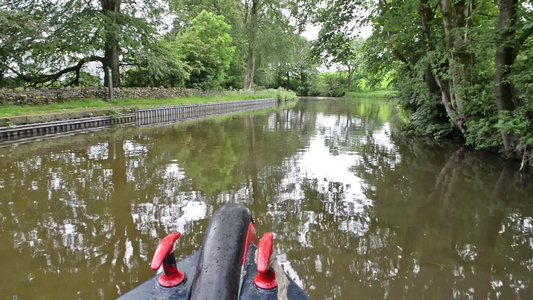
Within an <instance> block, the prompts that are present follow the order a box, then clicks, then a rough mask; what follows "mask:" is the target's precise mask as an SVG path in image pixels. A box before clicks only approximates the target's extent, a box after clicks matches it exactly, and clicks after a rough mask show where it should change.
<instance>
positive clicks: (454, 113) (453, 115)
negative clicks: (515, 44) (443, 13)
mask: <svg viewBox="0 0 533 300" xmlns="http://www.w3.org/2000/svg"><path fill="white" fill-rule="evenodd" d="M442 2H445V7H446V9H447V10H449V9H451V8H450V7H449V5H451V4H450V3H449V2H448V1H446V0H442ZM418 14H419V16H420V25H421V27H422V34H423V36H424V38H425V40H426V47H427V48H428V50H434V49H435V45H434V43H433V41H432V39H431V27H430V23H431V21H433V19H434V18H435V14H434V12H433V10H432V9H431V7H430V5H429V4H428V0H420V1H419V8H418ZM450 14H451V13H450V12H448V15H450ZM451 22H452V20H450V19H447V20H446V21H445V27H446V26H449V28H448V31H451V29H450V28H451ZM448 44H449V43H448V42H447V45H448ZM450 47H452V46H451V44H450ZM424 81H425V83H426V86H427V88H428V92H429V94H430V95H431V96H432V97H433V96H434V97H435V98H436V99H439V100H440V101H438V104H437V109H439V110H441V109H442V107H444V110H445V111H446V114H447V115H448V118H449V119H450V120H451V121H452V122H453V123H454V124H455V126H457V128H459V130H460V131H461V132H462V133H463V134H466V132H467V131H466V127H465V125H464V124H465V119H464V117H463V116H462V114H461V113H460V112H459V111H458V106H457V104H456V101H454V96H453V85H452V83H451V82H450V80H448V79H443V78H442V77H440V76H437V75H436V74H435V73H434V72H433V71H432V70H431V68H430V67H429V66H428V67H427V68H426V70H425V71H424Z"/></svg>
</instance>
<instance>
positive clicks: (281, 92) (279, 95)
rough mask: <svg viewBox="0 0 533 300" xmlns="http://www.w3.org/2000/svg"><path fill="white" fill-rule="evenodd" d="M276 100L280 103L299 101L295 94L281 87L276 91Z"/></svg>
mask: <svg viewBox="0 0 533 300" xmlns="http://www.w3.org/2000/svg"><path fill="white" fill-rule="evenodd" d="M276 99H277V100H278V103H283V102H288V101H296V100H298V96H296V93H295V92H293V91H289V90H286V89H284V88H281V87H280V88H278V89H277V91H276Z"/></svg>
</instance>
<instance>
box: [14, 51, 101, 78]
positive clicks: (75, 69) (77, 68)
mask: <svg viewBox="0 0 533 300" xmlns="http://www.w3.org/2000/svg"><path fill="white" fill-rule="evenodd" d="M91 61H99V62H102V63H103V61H104V58H103V57H100V56H89V57H86V58H82V59H81V60H80V61H79V62H78V63H77V64H76V65H75V66H72V67H68V68H66V69H63V70H61V71H59V72H57V73H54V74H50V75H43V76H38V77H31V76H26V75H24V74H22V73H19V72H16V71H15V70H13V69H11V71H13V72H14V73H15V74H17V75H18V76H19V77H20V78H22V79H23V80H25V81H28V82H31V83H33V84H39V83H45V82H48V81H52V82H54V81H56V80H58V79H59V78H60V77H61V76H63V75H65V74H67V73H70V72H76V73H77V79H78V74H79V72H80V70H81V68H82V67H83V65H84V64H86V63H88V62H91ZM77 79H76V81H77Z"/></svg>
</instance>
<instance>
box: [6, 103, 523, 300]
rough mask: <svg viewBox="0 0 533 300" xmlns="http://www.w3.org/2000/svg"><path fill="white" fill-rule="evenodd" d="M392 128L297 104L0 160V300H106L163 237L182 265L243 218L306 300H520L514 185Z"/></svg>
mask: <svg viewBox="0 0 533 300" xmlns="http://www.w3.org/2000/svg"><path fill="white" fill-rule="evenodd" d="M396 122H397V115H396V113H395V111H394V107H393V106H392V105H391V104H389V103H387V102H385V101H378V100H374V101H363V100H321V101H317V100H305V101H301V102H300V103H299V104H298V105H297V106H296V107H294V108H292V109H285V110H281V109H280V110H274V111H267V112H263V113H259V114H250V113H247V114H243V115H239V116H231V117H221V118H216V119H208V120H199V121H193V122H187V123H183V124H175V125H165V126H154V127H148V128H116V129H113V130H111V131H103V132H98V133H92V134H89V135H82V136H74V137H69V138H66V139H57V140H44V141H42V142H38V143H33V144H26V145H20V146H18V147H15V148H11V149H5V148H4V149H0V228H1V229H0V238H1V239H2V240H3V241H4V242H3V243H2V244H1V245H0V261H1V263H2V265H3V266H4V268H3V270H2V271H0V272H2V274H1V276H2V278H3V280H2V282H1V283H0V294H1V295H5V296H6V297H8V298H21V299H31V298H49V299H59V298H65V299H73V298H84V299H85V298H89V299H93V298H94V299H98V298H101V299H108V298H114V297H116V296H117V295H120V294H121V293H124V292H125V291H127V290H129V289H131V288H133V287H134V286H136V285H137V284H138V283H139V282H142V281H144V280H146V279H148V278H149V277H151V276H152V275H153V274H152V272H151V271H150V270H149V268H148V262H149V260H150V259H151V255H152V253H153V250H154V249H155V246H156V245H157V243H158V241H159V239H160V238H161V237H163V236H164V235H165V234H166V233H169V232H171V231H175V230H179V231H182V232H184V233H185V234H184V235H183V236H182V238H180V241H179V243H178V250H177V254H178V256H179V257H183V256H185V255H188V254H190V253H192V252H193V251H195V250H197V249H198V247H199V245H200V244H201V241H202V239H203V230H204V229H205V227H206V225H207V223H208V219H209V216H210V215H212V213H213V212H214V210H216V209H217V208H218V207H219V206H220V205H222V204H224V203H227V202H244V203H246V204H247V205H248V206H249V207H250V208H251V209H252V211H253V213H254V215H255V217H256V221H257V223H258V226H259V229H260V232H264V231H266V230H271V231H273V232H274V234H275V238H276V243H277V244H276V247H277V250H278V253H280V254H279V257H278V258H279V260H280V261H281V263H282V264H283V266H284V268H285V269H286V271H287V272H288V273H289V274H290V276H291V277H292V278H293V279H295V280H296V282H298V283H299V284H301V285H302V286H303V287H304V288H305V290H306V291H307V292H308V293H309V294H310V295H311V296H312V297H313V298H314V299H353V298H354V297H355V296H358V297H359V298H363V299H385V298H387V299H450V298H458V299H463V298H464V299H470V298H474V299H478V298H479V299H486V298H490V299H523V298H528V296H531V295H533V290H532V287H531V274H532V272H533V250H532V249H533V205H532V204H531V201H530V196H529V195H530V194H531V192H532V191H533V188H532V187H531V185H530V184H528V182H529V181H528V178H524V177H520V175H519V174H517V173H516V172H515V170H516V167H515V166H512V165H509V164H502V163H501V162H498V161H496V160H495V159H494V158H493V157H490V156H481V155H479V154H478V153H472V152H470V151H468V150H467V149H457V148H456V147H454V146H453V145H447V146H446V145H444V146H443V145H436V144H428V143H423V142H421V141H416V140H412V139H408V138H405V137H401V136H400V135H397V134H395V132H394V129H395V127H396V125H395V124H396ZM528 196H529V197H528ZM28 287H31V288H28Z"/></svg>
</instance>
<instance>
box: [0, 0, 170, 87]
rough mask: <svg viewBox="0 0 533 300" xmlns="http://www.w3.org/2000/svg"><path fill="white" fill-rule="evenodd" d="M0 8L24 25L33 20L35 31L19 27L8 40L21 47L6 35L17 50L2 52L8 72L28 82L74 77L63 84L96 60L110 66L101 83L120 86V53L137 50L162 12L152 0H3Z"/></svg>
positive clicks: (151, 33) (76, 80)
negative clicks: (136, 0) (23, 22)
mask: <svg viewBox="0 0 533 300" xmlns="http://www.w3.org/2000/svg"><path fill="white" fill-rule="evenodd" d="M0 9H1V10H2V15H9V14H14V15H19V16H23V17H24V20H26V22H27V23H28V24H29V25H25V26H26V27H27V28H26V29H31V28H30V27H31V26H36V25H38V29H39V30H36V31H30V30H22V32H20V33H19V34H18V35H19V38H18V39H15V40H13V42H15V43H17V41H18V42H20V41H23V42H24V43H23V44H24V47H22V48H17V47H16V45H11V44H12V43H13V42H12V40H11V39H7V40H6V44H7V45H6V48H7V49H9V48H10V47H11V48H16V50H17V51H13V52H10V53H9V54H8V57H7V61H9V62H10V63H9V64H8V69H9V71H10V72H11V73H13V74H15V75H16V76H18V77H19V78H21V79H23V80H24V81H26V82H28V83H30V84H33V85H39V84H51V83H54V82H56V81H58V80H61V79H62V78H64V75H65V74H68V73H75V74H76V76H75V77H74V80H73V81H72V82H67V83H66V84H67V85H71V84H79V77H80V73H81V71H82V68H83V67H84V66H85V65H86V63H88V62H99V63H100V64H101V65H102V66H103V69H104V70H107V69H108V68H109V69H110V70H111V74H107V72H106V73H105V74H106V75H105V80H104V81H105V83H106V84H107V82H108V81H107V79H108V76H112V81H113V85H114V86H120V82H121V79H120V67H121V62H120V60H121V57H128V56H130V57H131V56H132V53H134V52H138V51H142V49H144V46H146V45H147V44H149V42H150V41H153V40H154V38H155V37H157V32H156V25H157V24H158V23H159V22H160V16H161V14H162V13H163V12H164V9H163V7H162V6H161V3H160V2H159V1H157V0H149V1H142V2H123V1H121V0H101V1H98V2H94V1H89V2H87V1H81V0H68V1H67V0H61V1H54V2H51V1H41V0H27V1H10V2H3V3H2V4H0ZM18 24H22V23H21V22H18ZM31 24H33V25H31ZM22 29H24V28H22ZM22 35H24V36H22Z"/></svg>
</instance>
